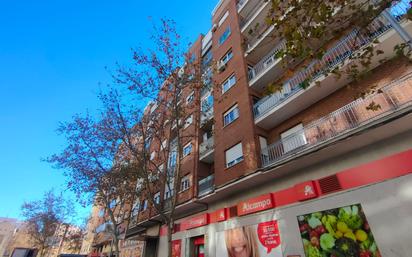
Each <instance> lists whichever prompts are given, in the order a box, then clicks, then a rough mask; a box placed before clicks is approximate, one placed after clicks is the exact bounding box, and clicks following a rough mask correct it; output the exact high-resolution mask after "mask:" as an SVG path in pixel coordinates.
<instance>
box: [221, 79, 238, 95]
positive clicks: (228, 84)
mask: <svg viewBox="0 0 412 257" xmlns="http://www.w3.org/2000/svg"><path fill="white" fill-rule="evenodd" d="M235 83H236V77H235V74H232V75H231V76H230V77H229V78H228V79H227V80H225V82H223V84H222V94H224V93H225V92H226V91H228V90H229V89H230V88H231V87H233V85H234V84H235Z"/></svg>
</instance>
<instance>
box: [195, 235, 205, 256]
mask: <svg viewBox="0 0 412 257" xmlns="http://www.w3.org/2000/svg"><path fill="white" fill-rule="evenodd" d="M193 243H194V257H205V238H204V236H200V237H196V238H195V239H194V240H193Z"/></svg>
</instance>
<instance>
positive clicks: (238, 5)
mask: <svg viewBox="0 0 412 257" xmlns="http://www.w3.org/2000/svg"><path fill="white" fill-rule="evenodd" d="M247 1H248V0H239V1H238V2H237V4H236V7H237V10H238V11H239V10H240V9H241V8H242V7H243V6H244V5H245V4H246V2H247Z"/></svg>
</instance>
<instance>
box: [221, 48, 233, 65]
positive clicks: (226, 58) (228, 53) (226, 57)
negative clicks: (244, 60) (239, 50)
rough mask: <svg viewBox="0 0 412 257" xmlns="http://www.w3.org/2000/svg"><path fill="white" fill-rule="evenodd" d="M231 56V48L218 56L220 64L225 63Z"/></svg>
mask: <svg viewBox="0 0 412 257" xmlns="http://www.w3.org/2000/svg"><path fill="white" fill-rule="evenodd" d="M232 57H233V52H232V49H230V50H229V51H227V52H226V54H225V55H224V56H223V57H222V58H220V65H225V64H226V63H227V62H228V61H230V59H232Z"/></svg>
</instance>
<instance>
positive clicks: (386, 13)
mask: <svg viewBox="0 0 412 257" xmlns="http://www.w3.org/2000/svg"><path fill="white" fill-rule="evenodd" d="M382 15H383V17H385V19H386V20H388V22H389V23H390V24H391V26H392V28H393V29H394V30H395V31H396V32H397V33H398V34H399V36H400V37H401V38H402V39H403V41H405V43H407V44H408V45H409V48H410V49H412V37H411V35H409V33H408V32H407V31H406V30H405V29H404V28H402V26H401V25H399V23H398V21H396V20H395V18H394V17H393V16H392V14H391V13H390V12H389V9H386V10H384V11H383V13H382Z"/></svg>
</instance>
